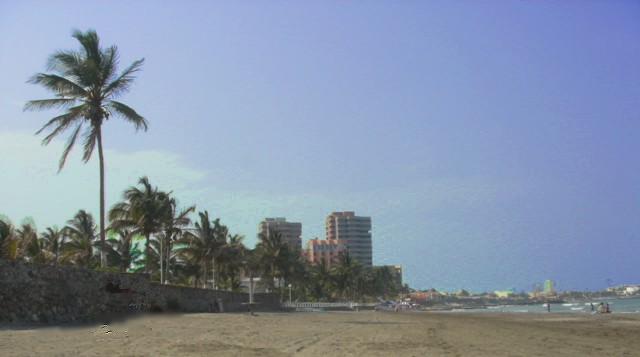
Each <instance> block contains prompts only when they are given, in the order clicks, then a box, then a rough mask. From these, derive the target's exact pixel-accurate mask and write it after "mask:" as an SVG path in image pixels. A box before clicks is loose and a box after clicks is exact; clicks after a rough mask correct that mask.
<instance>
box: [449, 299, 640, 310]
mask: <svg viewBox="0 0 640 357" xmlns="http://www.w3.org/2000/svg"><path fill="white" fill-rule="evenodd" d="M601 302H602V303H604V304H605V305H606V304H607V303H608V304H609V310H610V311H611V312H612V313H640V297H633V298H624V299H615V298H606V299H600V300H593V301H589V302H570V303H569V302H568V303H564V304H551V312H554V313H557V312H561V313H583V314H584V313H591V303H593V306H594V307H595V309H596V310H597V309H598V305H600V303H601ZM454 311H470V312H531V313H547V306H546V305H542V304H538V305H501V306H492V307H488V308H482V309H466V310H454Z"/></svg>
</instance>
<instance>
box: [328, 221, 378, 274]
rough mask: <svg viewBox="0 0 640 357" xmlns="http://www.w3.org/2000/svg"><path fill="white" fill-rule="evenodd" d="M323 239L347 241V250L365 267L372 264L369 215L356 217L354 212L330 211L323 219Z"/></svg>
mask: <svg viewBox="0 0 640 357" xmlns="http://www.w3.org/2000/svg"><path fill="white" fill-rule="evenodd" d="M325 239H340V240H343V241H346V242H347V251H348V252H349V255H350V256H352V257H353V258H355V259H357V260H359V261H361V262H362V263H363V264H364V266H365V267H371V266H372V265H373V247H372V240H371V217H358V216H356V215H355V212H331V213H329V215H328V216H327V218H326V219H325Z"/></svg>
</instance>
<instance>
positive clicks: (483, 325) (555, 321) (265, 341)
mask: <svg viewBox="0 0 640 357" xmlns="http://www.w3.org/2000/svg"><path fill="white" fill-rule="evenodd" d="M109 331H110V332H109ZM107 332H108V333H107ZM0 355H2V356H220V355H222V356H287V355H295V356H425V355H426V356H443V355H446V356H449V355H450V356H536V355H539V356H542V355H544V356H548V355H555V356H585V355H589V356H604V355H608V356H638V355H640V315H638V314H607V315H588V314H553V313H551V314H532V313H512V314H507V313H468V312H464V313H435V312H433V313H393V312H373V311H361V312H316V313H313V312H305V313H302V312H297V313H284V312H283V313H258V314H257V316H251V315H249V314H243V313H225V314H188V315H176V316H168V315H147V316H140V317H138V318H135V319H129V320H128V321H126V322H124V323H123V322H121V323H112V324H109V325H107V326H100V325H98V324H87V325H80V326H74V327H69V326H61V327H39V326H24V325H23V326H15V325H13V326H11V325H2V326H0Z"/></svg>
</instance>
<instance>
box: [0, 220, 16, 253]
mask: <svg viewBox="0 0 640 357" xmlns="http://www.w3.org/2000/svg"><path fill="white" fill-rule="evenodd" d="M18 246H19V240H18V237H17V235H16V230H15V227H14V226H13V223H11V220H9V218H6V217H0V258H7V259H11V260H15V259H17V258H18Z"/></svg>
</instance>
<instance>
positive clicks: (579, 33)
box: [0, 1, 640, 291]
mask: <svg viewBox="0 0 640 357" xmlns="http://www.w3.org/2000/svg"><path fill="white" fill-rule="evenodd" d="M638 19H640V4H639V3H637V2H633V1H616V2H609V1H589V2H583V1H563V2H524V1H518V2H512V1H483V2H472V1H459V2H450V1H446V2H445V1H442V2H438V1H429V2H420V1H415V2H413V1H403V2H398V1H346V2H337V1H336V2H311V1H303V2H293V1H284V2H271V1H269V2H267V1H264V2H263V1H259V2H258V1H254V2H242V3H239V2H232V1H230V2H213V3H209V2H204V1H180V2H177V1H176V2H170V1H154V2H151V1H134V2H122V1H113V2H98V1H84V2H79V1H69V2H64V1H56V2H55V3H51V4H50V3H48V2H40V1H23V2H18V1H0V48H2V51H0V78H2V80H1V81H0V150H1V152H2V153H3V154H2V155H3V159H2V160H0V187H2V189H1V190H0V213H1V214H4V215H7V216H9V217H10V218H11V219H12V220H13V221H14V222H19V221H20V220H22V219H23V218H24V217H26V216H31V217H33V218H34V220H35V221H36V223H37V224H38V227H39V228H40V229H44V228H45V227H47V226H50V225H58V226H62V225H64V223H65V221H66V220H67V219H69V218H71V217H72V216H73V214H74V213H75V212H76V211H77V210H78V209H81V208H82V209H87V210H89V211H91V212H93V213H94V214H95V215H97V212H98V202H97V201H98V169H97V157H95V158H93V159H92V161H91V162H90V163H89V164H87V165H83V164H81V163H80V160H79V155H77V154H79V152H76V153H75V154H76V155H75V156H74V157H72V158H71V159H70V161H68V163H67V166H66V167H65V169H64V170H63V171H62V172H60V173H59V174H57V161H58V158H59V156H60V154H61V153H62V144H63V141H56V142H53V143H52V144H50V145H49V146H48V147H42V146H40V145H39V140H40V139H41V138H39V137H36V136H34V135H33V134H34V133H35V131H36V130H37V129H39V128H40V127H41V126H42V124H43V123H44V122H45V121H46V120H47V119H49V118H51V117H53V116H54V115H55V113H56V112H55V111H50V112H39V113H37V112H36V113H23V112H22V106H23V105H24V103H25V102H26V101H27V100H30V99H40V98H46V97H47V96H48V95H49V94H48V93H47V92H45V91H44V90H43V89H41V88H38V87H36V86H33V85H29V84H27V83H26V80H27V78H28V77H29V76H30V75H32V74H34V73H36V72H42V71H45V63H46V58H47V56H48V55H49V54H51V53H52V52H53V51H55V50H57V49H76V48H77V44H76V42H75V40H74V39H73V38H71V37H70V34H71V31H72V29H74V28H77V29H81V30H86V29H88V28H94V29H96V30H97V32H98V34H99V35H100V37H101V41H102V43H103V45H104V46H107V45H111V44H117V45H118V48H119V50H120V54H121V68H122V67H124V66H125V65H128V64H129V63H131V62H133V61H134V60H136V59H138V58H142V57H144V58H145V59H146V62H145V65H144V68H143V71H142V72H140V73H139V75H138V79H137V82H136V85H135V86H134V87H133V88H132V90H131V92H130V93H128V94H126V95H125V96H124V97H122V98H121V101H122V102H124V103H127V104H129V105H131V106H132V107H134V108H135V109H136V110H137V111H138V112H139V113H141V114H142V115H144V116H145V117H146V118H147V119H148V120H149V123H150V128H149V131H148V132H146V133H135V132H134V130H133V128H132V127H130V126H128V125H126V124H124V123H122V122H118V121H117V120H112V121H110V122H108V123H107V124H106V125H105V127H104V130H105V133H104V137H105V147H106V149H107V151H106V166H107V200H106V201H107V206H108V207H109V206H111V205H112V204H113V203H114V202H116V201H117V200H119V199H120V197H121V193H122V191H123V190H124V189H125V188H127V187H128V186H131V185H134V184H135V183H136V181H137V179H138V177H140V176H142V175H147V176H149V178H150V180H151V182H152V183H153V184H154V185H158V186H159V187H160V188H161V189H165V190H173V192H174V194H175V196H176V197H177V198H178V199H179V201H180V203H181V204H182V205H184V206H186V205H189V204H192V203H193V204H196V205H197V207H198V209H199V210H204V209H206V210H208V211H209V212H210V214H211V215H212V216H215V217H220V218H221V219H222V221H223V222H224V223H226V224H227V225H228V226H229V227H230V230H231V231H232V232H234V233H239V234H243V235H245V236H246V237H247V241H248V243H249V245H252V244H253V243H254V242H255V234H256V230H257V225H258V222H259V221H260V220H261V219H262V218H264V217H274V216H277V217H282V216H283V217H287V219H289V220H290V221H298V222H302V225H303V238H309V237H313V236H319V237H322V236H323V235H324V217H325V216H326V214H327V213H328V212H330V211H341V210H352V211H356V213H357V214H359V215H365V216H371V217H372V222H373V245H374V264H402V265H403V266H404V272H405V281H406V282H407V283H408V284H409V285H411V286H412V287H415V288H430V287H436V288H440V289H448V290H454V289H458V288H466V289H470V290H479V291H483V290H493V289H503V288H510V287H515V288H516V289H518V290H520V289H525V290H529V289H530V287H531V286H532V285H533V284H534V283H535V282H539V281H542V280H544V279H555V280H556V281H557V284H558V286H559V287H560V288H568V289H587V288H588V289H599V288H602V287H604V286H606V279H608V278H611V279H613V280H614V284H616V283H617V284H622V283H638V282H640V276H639V272H640V259H639V256H638V251H640V249H639V248H640V243H639V232H640V219H638V217H639V216H640V188H639V186H638V182H640V160H639V156H638V152H640V140H638V137H639V134H640V101H639V100H638V99H639V98H640V81H639V79H640V66H638V63H640V42H638V41H637V39H638V36H639V35H640V21H638Z"/></svg>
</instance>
